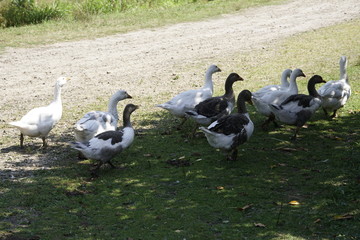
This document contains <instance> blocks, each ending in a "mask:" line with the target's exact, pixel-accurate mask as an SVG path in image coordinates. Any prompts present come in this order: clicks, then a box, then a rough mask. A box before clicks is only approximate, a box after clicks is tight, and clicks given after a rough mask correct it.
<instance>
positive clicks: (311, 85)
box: [307, 81, 320, 98]
mask: <svg viewBox="0 0 360 240" xmlns="http://www.w3.org/2000/svg"><path fill="white" fill-rule="evenodd" d="M307 89H308V92H309V95H310V96H313V97H316V98H319V97H320V94H319V93H318V91H316V88H315V83H314V82H312V81H309V83H308V86H307Z"/></svg>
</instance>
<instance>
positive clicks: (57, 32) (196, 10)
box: [0, 0, 283, 52]
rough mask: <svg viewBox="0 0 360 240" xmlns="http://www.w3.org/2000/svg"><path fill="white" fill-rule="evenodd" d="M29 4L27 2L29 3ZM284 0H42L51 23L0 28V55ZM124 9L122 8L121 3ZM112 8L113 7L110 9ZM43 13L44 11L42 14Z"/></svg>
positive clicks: (0, 4)
mask: <svg viewBox="0 0 360 240" xmlns="http://www.w3.org/2000/svg"><path fill="white" fill-rule="evenodd" d="M10 1H11V0H2V1H0V26H1V25H3V26H5V19H4V17H2V15H3V14H4V11H5V10H4V9H7V8H6V7H5V6H8V4H9V3H10ZM29 1H30V0H29ZM282 1H283V0H256V1H249V0H216V1H208V0H198V1H189V0H178V1H175V0H157V1H150V0H149V1H145V0H144V1H135V0H126V1H125V0H123V1H110V0H106V2H108V4H107V5H106V4H105V5H102V4H100V3H102V2H105V0H78V1H67V0H61V1H55V2H53V1H50V0H42V1H39V3H37V4H35V6H36V8H35V9H38V8H40V9H43V8H45V9H55V10H54V12H59V15H58V16H57V18H56V19H54V20H49V19H47V21H45V22H43V23H42V24H39V25H25V26H22V27H10V28H4V29H1V38H0V52H1V51H2V50H3V49H4V48H5V47H28V46H31V45H38V44H46V43H54V42H58V41H68V40H78V39H85V38H96V37H100V36H106V35H110V34H115V33H123V32H128V31H132V30H136V29H140V28H149V27H158V26H163V25H165V24H171V23H176V22H184V21H195V20H200V19H204V18H208V17H213V16H217V15H220V14H223V13H231V12H235V11H239V10H241V9H244V8H247V7H251V6H257V5H264V4H275V3H279V2H282ZM111 2H113V3H114V2H117V4H118V5H119V4H120V3H121V6H118V5H117V6H118V7H117V9H118V10H117V11H115V10H113V11H111V12H109V11H108V10H106V9H109V7H104V6H110V5H111V4H110V3H111ZM125 3H126V4H127V5H126V6H127V7H124V4H125ZM111 9H112V8H111ZM45 12H46V11H45Z"/></svg>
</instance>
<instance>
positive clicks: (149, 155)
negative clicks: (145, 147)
mask: <svg viewBox="0 0 360 240" xmlns="http://www.w3.org/2000/svg"><path fill="white" fill-rule="evenodd" d="M143 156H144V157H152V154H151V153H145V154H144V155H143Z"/></svg>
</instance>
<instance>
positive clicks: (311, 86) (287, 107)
mask: <svg viewBox="0 0 360 240" xmlns="http://www.w3.org/2000/svg"><path fill="white" fill-rule="evenodd" d="M318 83H325V81H324V80H323V79H322V77H321V76H319V75H314V76H313V77H312V78H310V80H309V82H308V91H309V95H305V94H294V95H291V96H289V97H288V98H287V99H286V100H285V101H284V102H282V103H281V104H280V105H276V104H270V105H269V107H270V109H271V111H272V113H273V114H274V115H275V118H276V119H277V120H279V121H280V122H282V123H285V124H288V125H295V126H296V127H297V128H296V130H295V134H294V136H293V137H292V139H296V135H297V133H298V131H299V130H300V128H301V127H302V126H303V125H304V124H305V123H306V122H307V121H308V120H309V119H310V118H311V116H312V115H313V114H314V113H315V112H316V110H317V109H318V108H319V107H320V106H321V97H320V95H319V94H318V92H317V91H316V89H315V84H318Z"/></svg>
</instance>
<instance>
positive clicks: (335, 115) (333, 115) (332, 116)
mask: <svg viewBox="0 0 360 240" xmlns="http://www.w3.org/2000/svg"><path fill="white" fill-rule="evenodd" d="M336 111H337V110H335V111H334V112H333V114H332V115H331V116H330V118H331V119H333V118H336V117H337V114H336Z"/></svg>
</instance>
